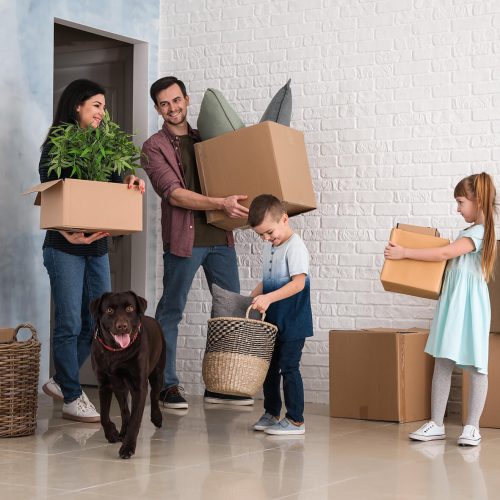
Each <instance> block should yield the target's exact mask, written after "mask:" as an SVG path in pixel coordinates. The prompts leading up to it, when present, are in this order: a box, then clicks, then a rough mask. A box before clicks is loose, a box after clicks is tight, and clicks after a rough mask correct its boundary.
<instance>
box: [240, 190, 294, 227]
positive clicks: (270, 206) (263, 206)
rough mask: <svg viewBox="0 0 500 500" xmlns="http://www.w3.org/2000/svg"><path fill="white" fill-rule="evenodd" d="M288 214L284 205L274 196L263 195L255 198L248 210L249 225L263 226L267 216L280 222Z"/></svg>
mask: <svg viewBox="0 0 500 500" xmlns="http://www.w3.org/2000/svg"><path fill="white" fill-rule="evenodd" d="M284 213H286V209H285V206H284V205H283V203H282V202H281V201H280V200H278V198H276V196H273V195H272V194H261V195H259V196H257V197H256V198H254V200H253V201H252V203H251V205H250V208H249V210H248V223H249V224H250V226H251V227H256V226H258V225H259V224H262V221H263V220H264V218H265V216H266V215H267V214H269V215H271V216H272V217H275V218H276V220H279V219H280V217H281V216H282V215H283V214H284Z"/></svg>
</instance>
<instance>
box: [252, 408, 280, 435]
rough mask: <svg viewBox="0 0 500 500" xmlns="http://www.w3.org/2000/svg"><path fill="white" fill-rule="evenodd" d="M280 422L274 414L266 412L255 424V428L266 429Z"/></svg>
mask: <svg viewBox="0 0 500 500" xmlns="http://www.w3.org/2000/svg"><path fill="white" fill-rule="evenodd" d="M278 422H279V420H278V419H277V418H276V417H275V416H274V415H271V414H270V413H267V412H266V413H264V415H262V417H260V418H259V420H258V421H257V422H256V423H255V424H254V426H253V428H254V430H255V431H265V430H266V429H268V428H269V427H272V426H273V425H275V424H277V423H278Z"/></svg>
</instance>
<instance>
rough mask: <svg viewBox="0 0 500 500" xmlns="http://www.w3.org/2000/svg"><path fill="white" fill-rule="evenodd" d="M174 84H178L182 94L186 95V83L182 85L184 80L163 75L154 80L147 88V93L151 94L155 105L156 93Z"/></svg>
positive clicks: (156, 103)
mask: <svg viewBox="0 0 500 500" xmlns="http://www.w3.org/2000/svg"><path fill="white" fill-rule="evenodd" d="M175 84H177V85H179V88H180V89H181V92H182V95H183V96H184V97H187V93H186V85H184V82H182V81H181V80H179V79H178V78H177V77H175V76H164V77H163V78H160V79H159V80H156V82H154V83H153V85H151V88H150V89H149V95H150V96H151V99H153V102H154V103H155V106H158V102H157V101H156V96H157V95H158V93H159V92H161V91H162V90H165V89H168V88H169V87H171V86H172V85H175Z"/></svg>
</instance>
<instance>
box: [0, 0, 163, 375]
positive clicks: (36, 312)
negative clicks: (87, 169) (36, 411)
mask: <svg viewBox="0 0 500 500" xmlns="http://www.w3.org/2000/svg"><path fill="white" fill-rule="evenodd" d="M158 14H159V0H143V1H141V2H136V1H134V0H121V1H119V0H113V1H109V2H101V1H98V0H83V1H79V2H73V1H71V0H52V1H47V0H44V1H37V2H33V1H29V0H18V1H16V2H12V1H10V2H9V1H6V0H3V1H0V60H1V61H2V72H1V76H0V96H1V98H0V116H1V117H2V118H1V120H0V156H1V158H2V161H1V162H0V193H1V194H0V214H1V223H0V249H1V257H0V326H15V325H17V324H19V323H22V322H30V323H33V324H34V325H35V327H36V328H37V330H38V333H39V336H40V338H41V341H42V361H41V379H40V381H41V383H43V382H45V380H46V378H47V376H48V360H49V339H50V333H49V312H50V311H49V307H50V287H49V279H48V276H47V273H46V271H45V268H44V267H43V264H42V242H43V238H44V234H45V232H44V231H40V229H38V227H39V226H38V225H39V210H38V208H35V207H33V201H34V198H33V196H30V197H22V196H21V192H23V191H24V190H26V189H27V188H28V187H30V186H32V185H34V184H37V183H39V182H40V181H39V177H38V161H39V158H40V145H41V143H42V142H43V139H44V137H45V135H46V133H47V130H48V127H49V126H50V124H51V123H52V85H53V45H54V40H53V31H54V28H53V26H54V18H59V19H63V20H65V21H70V22H73V23H78V24H81V25H85V26H88V27H91V28H94V29H98V30H102V31H104V32H108V33H113V34H117V35H120V36H124V37H129V38H132V39H135V40H141V41H144V42H147V43H148V44H149V64H148V66H147V67H148V73H149V74H148V75H147V76H148V80H149V81H150V82H151V81H154V80H155V79H156V75H157V56H158ZM131 105H132V103H131ZM150 121H151V123H150V127H151V125H152V126H153V127H151V128H154V127H155V125H156V119H155V116H154V114H153V112H151V115H150ZM142 132H143V133H144V132H146V135H148V134H149V133H150V132H152V130H148V131H142ZM154 257H155V256H154V253H153V256H152V259H153V258H154Z"/></svg>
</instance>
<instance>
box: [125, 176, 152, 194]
mask: <svg viewBox="0 0 500 500" xmlns="http://www.w3.org/2000/svg"><path fill="white" fill-rule="evenodd" d="M123 182H124V184H128V188H129V189H132V188H133V187H134V186H138V187H139V191H140V192H141V194H144V191H146V183H145V182H144V181H143V180H142V179H141V178H140V177H137V176H136V175H127V177H125V179H123Z"/></svg>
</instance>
